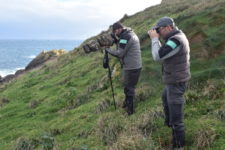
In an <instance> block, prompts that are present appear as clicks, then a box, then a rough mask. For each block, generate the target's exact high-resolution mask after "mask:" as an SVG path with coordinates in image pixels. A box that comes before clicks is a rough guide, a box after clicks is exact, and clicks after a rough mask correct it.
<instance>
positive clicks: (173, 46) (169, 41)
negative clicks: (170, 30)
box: [166, 40, 177, 49]
mask: <svg viewBox="0 0 225 150" xmlns="http://www.w3.org/2000/svg"><path fill="white" fill-rule="evenodd" d="M166 45H168V46H169V47H171V48H172V49H174V48H176V47H177V44H176V43H175V42H174V41H172V40H168V41H167V42H166Z"/></svg>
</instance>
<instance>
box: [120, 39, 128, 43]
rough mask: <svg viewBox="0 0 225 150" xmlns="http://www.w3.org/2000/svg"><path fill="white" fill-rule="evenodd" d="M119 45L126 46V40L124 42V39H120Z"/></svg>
mask: <svg viewBox="0 0 225 150" xmlns="http://www.w3.org/2000/svg"><path fill="white" fill-rule="evenodd" d="M119 43H121V44H127V40H125V39H120V42H119Z"/></svg>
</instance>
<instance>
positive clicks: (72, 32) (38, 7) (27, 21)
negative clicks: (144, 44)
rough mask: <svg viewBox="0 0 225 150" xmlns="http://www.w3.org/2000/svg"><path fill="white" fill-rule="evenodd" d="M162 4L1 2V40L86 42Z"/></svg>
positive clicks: (128, 0)
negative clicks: (81, 40)
mask: <svg viewBox="0 0 225 150" xmlns="http://www.w3.org/2000/svg"><path fill="white" fill-rule="evenodd" d="M160 2H161V0H0V39H73V40H76V39H86V38H88V37H90V36H93V35H96V34H97V33H99V32H100V31H102V30H105V29H107V28H108V27H109V25H111V24H112V23H114V22H115V21H118V20H119V19H121V18H122V17H123V16H124V14H128V15H132V14H134V13H136V12H138V11H141V10H143V9H145V8H147V7H149V6H152V5H156V4H159V3H160Z"/></svg>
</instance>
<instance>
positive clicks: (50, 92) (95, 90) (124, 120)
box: [0, 0, 225, 150]
mask: <svg viewBox="0 0 225 150" xmlns="http://www.w3.org/2000/svg"><path fill="white" fill-rule="evenodd" d="M200 6H202V7H200ZM224 11H225V9H224V1H223V0H218V1H207V3H206V2H205V3H204V1H197V0H192V1H182V2H178V1H172V2H170V4H166V3H163V4H161V5H157V6H153V7H150V8H147V9H145V11H142V12H139V13H137V14H135V15H133V16H128V17H126V18H124V19H123V23H124V24H125V25H126V26H130V27H132V28H133V29H134V30H135V32H137V34H138V36H139V37H140V39H141V47H142V61H143V68H142V72H141V77H140V80H139V84H138V85H137V88H136V94H137V95H136V101H135V110H136V112H135V114H134V115H132V116H129V117H128V116H127V115H126V112H125V111H124V110H123V109H122V108H121V107H120V106H121V104H122V101H123V99H124V95H123V86H122V84H121V80H122V77H121V75H122V73H121V69H120V65H119V64H118V61H117V59H115V58H113V57H110V65H111V66H112V69H113V70H114V73H113V85H114V87H115V99H116V103H117V106H118V107H117V108H118V109H117V110H115V109H114V106H113V103H112V93H111V89H110V84H109V81H108V77H107V73H108V72H107V70H105V69H103V68H102V57H103V54H102V53H101V52H95V53H91V54H88V55H87V54H84V53H83V50H82V49H81V48H77V49H75V50H74V51H72V52H70V53H68V54H64V55H62V56H60V57H58V58H57V59H56V60H53V61H50V62H47V63H46V64H44V65H43V66H42V67H41V68H39V69H36V70H33V71H31V72H29V73H26V74H25V75H23V76H20V77H19V78H17V79H15V80H13V81H11V83H9V84H5V85H1V87H0V104H1V107H0V128H1V130H0V149H1V150H8V149H17V150H26V149H29V148H30V149H37V150H41V149H60V150H72V149H73V150H74V149H75V150H95V149H96V150H97V149H98V150H104V149H113V150H117V149H118V150H123V149H125V150H126V149H127V150H138V149H141V150H142V149H154V150H155V149H156V150H157V149H159V150H161V149H168V147H169V146H170V144H171V142H170V141H171V130H170V129H169V128H167V127H165V126H164V125H163V122H164V120H163V111H162V109H163V108H162V102H161V92H162V90H163V83H162V81H161V65H160V64H158V63H156V62H154V61H153V59H152V56H151V50H150V39H149V37H148V36H147V34H146V32H147V31H148V30H149V29H150V27H151V26H152V25H153V24H155V22H156V21H157V20H158V19H159V18H160V17H162V16H171V17H174V18H175V21H176V22H177V24H178V27H180V28H181V29H182V30H183V31H184V32H185V33H186V34H187V37H188V38H189V40H190V43H191V73H192V79H191V81H190V88H189V90H188V91H187V92H186V94H185V98H186V104H185V120H184V121H185V125H186V131H187V132H186V137H187V146H186V147H185V149H187V150H189V149H190V150H192V149H196V150H197V149H206V150H207V149H213V150H214V149H215V150H222V149H224V147H225V141H224V139H225V111H224V110H225V102H224V96H225V83H224V80H225V78H224V77H225V67H224V66H225V55H224V49H223V48H224V35H225V34H224V33H223V32H224V31H223V29H224V25H223V22H224V18H225V16H224ZM198 35H200V36H201V38H202V40H197V41H196V40H193V39H194V37H195V36H198ZM92 38H93V37H92ZM202 48H204V50H203V49H202ZM203 52H204V53H207V58H205V57H203V56H206V55H202V53H203ZM3 98H5V99H7V100H9V102H4V101H3V100H2V99H3Z"/></svg>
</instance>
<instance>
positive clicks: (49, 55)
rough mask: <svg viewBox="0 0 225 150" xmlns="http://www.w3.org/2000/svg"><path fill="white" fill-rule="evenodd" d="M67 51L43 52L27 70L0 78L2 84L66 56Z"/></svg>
mask: <svg viewBox="0 0 225 150" xmlns="http://www.w3.org/2000/svg"><path fill="white" fill-rule="evenodd" d="M65 53H66V51H65V50H62V49H60V50H51V51H43V52H41V53H40V54H39V55H38V56H37V57H36V58H34V59H33V60H32V61H31V62H30V63H29V64H28V65H27V66H26V68H25V69H21V70H17V71H16V73H15V74H10V75H7V76H5V77H4V78H3V77H1V76H0V84H2V83H4V82H9V81H10V80H12V79H13V78H15V77H17V76H19V75H21V74H23V73H25V72H26V71H29V70H31V69H34V68H36V67H39V66H41V65H43V64H44V63H45V62H47V61H49V60H51V59H54V58H56V57H58V56H61V55H63V54H65Z"/></svg>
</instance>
